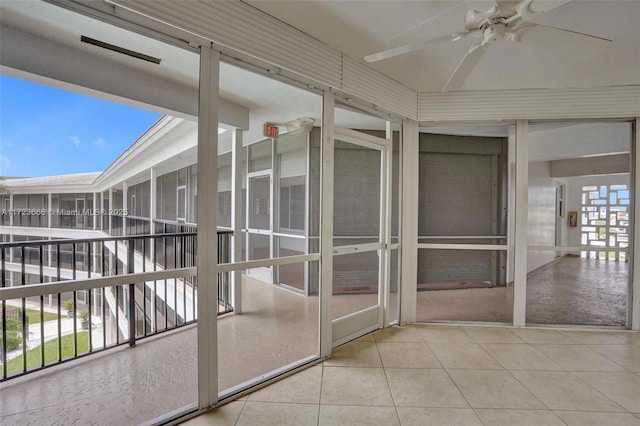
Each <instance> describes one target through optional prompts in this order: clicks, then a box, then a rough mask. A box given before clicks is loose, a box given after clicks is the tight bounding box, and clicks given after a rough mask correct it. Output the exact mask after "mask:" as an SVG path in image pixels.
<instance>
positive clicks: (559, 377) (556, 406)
mask: <svg viewBox="0 0 640 426" xmlns="http://www.w3.org/2000/svg"><path fill="white" fill-rule="evenodd" d="M511 374H513V375H514V376H515V377H516V379H518V380H519V381H520V383H522V384H523V385H524V386H525V387H526V388H527V389H528V390H529V391H531V392H532V393H533V394H534V395H535V396H536V397H538V399H540V400H541V401H542V402H543V403H544V404H545V405H546V406H547V408H549V409H551V410H598V411H622V408H621V407H620V406H619V405H617V404H615V403H614V402H613V401H611V400H610V399H608V398H607V397H605V396H604V395H602V394H601V393H600V392H598V391H597V390H595V389H594V388H592V387H591V386H589V385H588V384H586V383H584V382H583V381H581V380H580V379H578V378H577V377H576V376H575V375H574V374H573V373H570V372H564V371H517V370H513V371H511Z"/></svg>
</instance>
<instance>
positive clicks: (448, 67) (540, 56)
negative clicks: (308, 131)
mask: <svg viewBox="0 0 640 426" xmlns="http://www.w3.org/2000/svg"><path fill="white" fill-rule="evenodd" d="M245 2H246V3H249V4H251V5H252V6H254V7H256V8H258V9H260V10H262V11H264V12H266V13H268V14H270V15H272V16H274V17H275V18H278V19H280V20H281V21H283V22H286V23H287V24H289V25H291V26H293V27H295V28H297V29H299V30H301V31H303V32H305V33H307V34H309V35H311V36H313V37H315V38H317V39H319V40H320V41H323V42H324V43H326V44H328V45H329V46H331V47H334V48H336V49H338V50H340V51H342V52H344V53H346V54H348V55H349V56H351V57H352V58H353V59H356V60H358V61H362V62H364V60H363V58H364V56H366V55H368V54H371V53H375V52H378V51H381V50H385V49H389V48H392V47H396V46H399V45H402V44H405V43H410V42H415V41H421V40H427V39H431V38H434V37H438V36H442V35H446V34H449V33H453V32H461V31H464V16H465V13H466V10H467V4H474V5H475V6H476V8H478V9H482V8H486V7H487V4H488V3H489V4H490V3H491V2H487V1H484V0H475V1H474V0H466V1H465V2H463V1H459V0H446V1H431V0H429V1H404V0H395V1H393V0H379V1H344V0H339V1H335V0H307V1H287V0H245ZM534 22H536V23H538V24H543V25H548V26H555V27H560V28H564V29H569V30H572V31H577V32H582V33H587V34H592V35H596V36H599V37H603V38H608V39H611V40H613V43H612V44H611V45H610V46H609V47H608V48H607V49H606V50H605V51H603V52H601V53H599V54H598V55H596V56H595V57H593V58H591V59H589V60H586V61H580V60H575V59H569V58H565V57H559V56H556V55H555V54H553V53H550V52H548V51H546V50H542V49H539V48H534V47H530V46H527V45H524V44H521V43H517V44H516V43H511V42H508V41H503V42H500V43H499V44H497V45H494V46H492V47H491V48H490V49H489V51H488V52H487V53H486V54H485V55H484V56H483V57H482V59H481V60H480V62H479V63H478V65H477V66H476V68H475V69H474V70H473V72H472V73H471V75H470V76H469V78H468V79H467V81H466V82H465V84H464V85H463V86H462V87H461V89H460V90H500V89H531V88H569V87H602V86H613V85H634V84H640V47H639V46H640V1H638V0H597V1H596V0H573V1H571V2H569V3H567V4H564V5H562V6H560V7H558V8H556V9H554V10H551V11H550V12H548V13H546V14H544V15H542V16H539V17H537V18H536V19H535V20H534ZM473 42H474V40H473V39H469V38H468V39H465V40H462V41H460V42H457V43H445V44H441V45H435V46H431V47H428V48H426V49H424V50H420V51H417V52H414V53H410V54H406V55H402V56H399V57H396V58H391V59H388V60H385V61H381V62H377V63H373V64H369V66H371V67H373V68H375V69H376V70H378V71H380V72H382V73H384V74H386V75H388V76H389V77H391V78H393V79H395V80H397V81H399V82H401V83H402V84H404V85H405V86H407V87H410V88H411V89H414V90H416V91H419V92H432V91H440V90H441V89H442V88H443V87H444V85H445V83H446V81H447V80H448V78H449V76H450V74H451V73H452V72H453V71H454V69H455V68H456V66H457V65H458V63H459V62H460V60H462V58H463V57H464V55H465V53H466V52H467V49H468V48H469V47H470V46H471V44H473Z"/></svg>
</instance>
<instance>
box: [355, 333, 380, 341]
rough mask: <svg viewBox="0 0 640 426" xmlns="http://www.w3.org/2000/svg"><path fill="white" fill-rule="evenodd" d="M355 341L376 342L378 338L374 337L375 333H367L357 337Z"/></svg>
mask: <svg viewBox="0 0 640 426" xmlns="http://www.w3.org/2000/svg"><path fill="white" fill-rule="evenodd" d="M353 341H354V342H375V341H376V339H375V338H374V337H373V333H367V334H365V335H364V336H360V337H358V338H357V339H354V340H353Z"/></svg>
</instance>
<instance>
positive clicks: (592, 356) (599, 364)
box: [534, 345, 624, 371]
mask: <svg viewBox="0 0 640 426" xmlns="http://www.w3.org/2000/svg"><path fill="white" fill-rule="evenodd" d="M534 347H535V348H536V349H538V350H539V351H540V352H542V353H543V354H545V355H546V356H548V357H549V358H551V359H552V360H554V361H555V362H557V363H558V364H560V365H561V366H562V367H564V368H565V369H566V370H569V371H624V369H623V368H622V367H620V366H619V365H617V364H616V363H614V362H611V361H609V360H608V359H606V358H604V357H603V356H601V355H598V354H597V353H595V352H594V351H592V350H591V349H589V347H588V346H585V345H534Z"/></svg>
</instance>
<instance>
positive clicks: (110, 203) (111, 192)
mask: <svg viewBox="0 0 640 426" xmlns="http://www.w3.org/2000/svg"><path fill="white" fill-rule="evenodd" d="M111 212H113V188H109V211H108V212H107V213H108V216H109V235H113V233H112V227H113V223H111V222H112V221H111Z"/></svg>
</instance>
